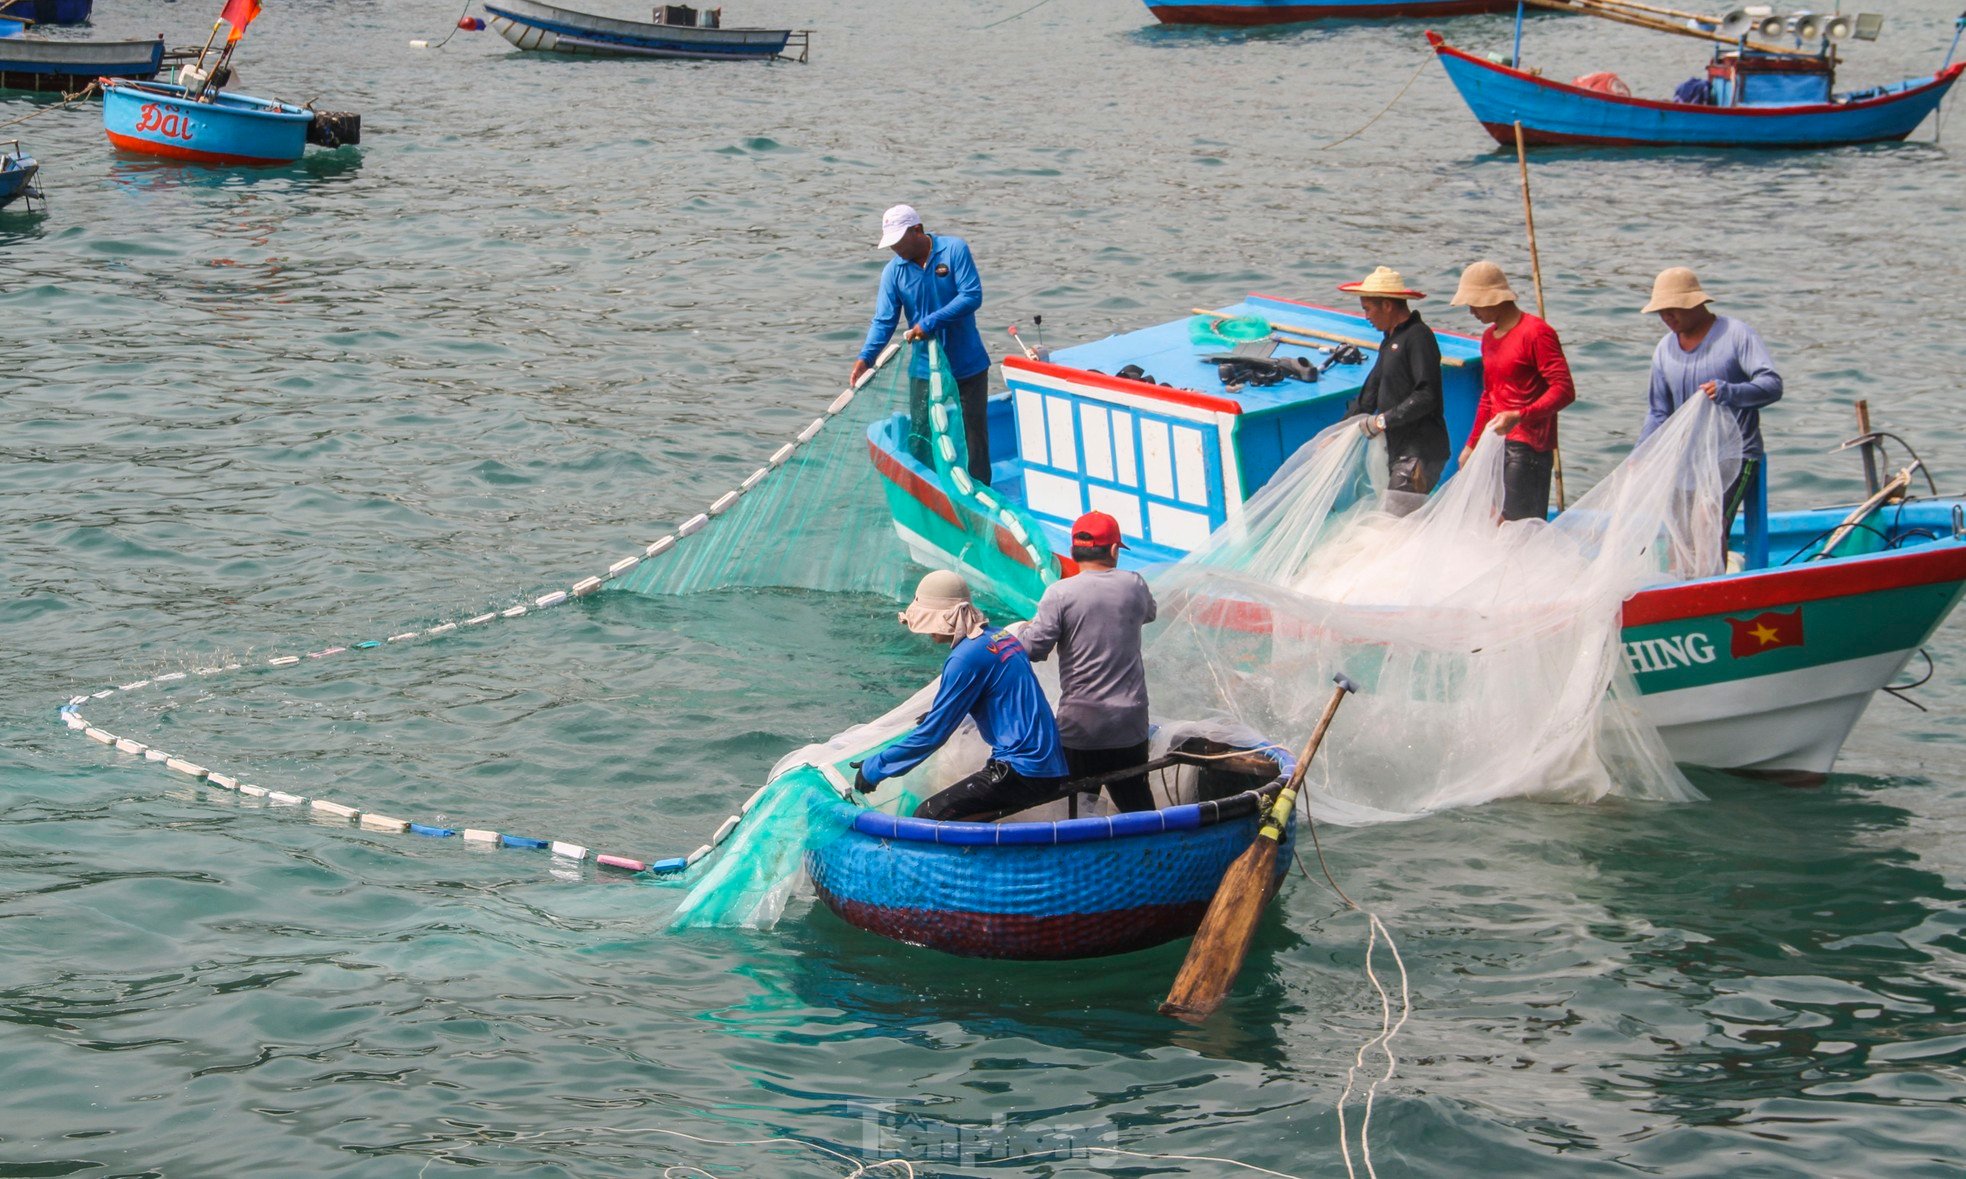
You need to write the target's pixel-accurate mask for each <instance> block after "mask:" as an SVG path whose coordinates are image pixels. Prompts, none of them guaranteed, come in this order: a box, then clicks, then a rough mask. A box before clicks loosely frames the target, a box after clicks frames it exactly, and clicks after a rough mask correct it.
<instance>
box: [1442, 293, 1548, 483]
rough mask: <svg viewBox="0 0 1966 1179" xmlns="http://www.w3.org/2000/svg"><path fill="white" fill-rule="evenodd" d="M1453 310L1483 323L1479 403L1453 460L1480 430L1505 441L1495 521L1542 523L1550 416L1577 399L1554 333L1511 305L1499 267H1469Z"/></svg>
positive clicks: (1470, 448) (1469, 450)
mask: <svg viewBox="0 0 1966 1179" xmlns="http://www.w3.org/2000/svg"><path fill="white" fill-rule="evenodd" d="M1453 306H1455V307H1466V308H1467V309H1468V310H1469V311H1470V312H1472V313H1473V315H1474V317H1475V318H1476V319H1478V320H1480V321H1481V322H1482V323H1484V324H1486V325H1488V330H1487V331H1485V332H1483V333H1482V334H1481V402H1480V404H1478V405H1477V406H1476V407H1475V420H1474V429H1472V430H1470V431H1469V432H1468V444H1467V445H1466V446H1464V447H1462V448H1461V462H1462V463H1463V464H1466V462H1467V461H1468V458H1469V457H1470V456H1471V455H1473V454H1474V448H1475V443H1477V442H1479V441H1481V432H1482V431H1483V430H1492V431H1494V432H1495V433H1497V434H1500V435H1502V437H1503V438H1504V439H1505V440H1506V441H1507V444H1508V445H1507V451H1506V453H1505V454H1504V455H1503V457H1502V519H1504V520H1542V519H1546V518H1548V516H1549V514H1550V472H1551V469H1552V468H1553V467H1554V465H1555V453H1556V445H1557V441H1556V415H1557V411H1559V410H1561V409H1562V408H1563V407H1564V406H1566V405H1569V404H1570V403H1571V402H1573V401H1575V400H1576V399H1577V386H1576V384H1575V382H1573V381H1572V380H1571V379H1570V363H1569V362H1568V361H1567V360H1565V359H1564V358H1563V342H1562V341H1561V340H1559V339H1557V336H1556V329H1555V328H1552V327H1551V326H1550V325H1549V324H1547V323H1545V322H1544V321H1543V320H1542V319H1540V318H1538V317H1537V316H1534V315H1531V314H1529V313H1528V312H1527V311H1524V310H1523V309H1522V308H1520V307H1518V306H1516V294H1515V292H1514V291H1513V290H1511V289H1509V280H1508V279H1507V278H1506V277H1505V276H1504V275H1503V274H1502V268H1501V267H1500V266H1497V265H1496V264H1495V263H1493V262H1486V261H1484V262H1476V263H1475V264H1474V265H1472V266H1469V267H1468V268H1467V269H1466V270H1464V271H1462V272H1461V285H1460V286H1459V287H1458V288H1456V290H1455V291H1454V299H1453Z"/></svg>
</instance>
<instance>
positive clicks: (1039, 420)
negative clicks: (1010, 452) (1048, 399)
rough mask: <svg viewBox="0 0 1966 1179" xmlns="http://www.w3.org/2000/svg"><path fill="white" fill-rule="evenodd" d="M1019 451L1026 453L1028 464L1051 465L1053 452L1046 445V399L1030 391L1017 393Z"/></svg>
mask: <svg viewBox="0 0 1966 1179" xmlns="http://www.w3.org/2000/svg"><path fill="white" fill-rule="evenodd" d="M1017 449H1019V450H1021V451H1023V452H1024V461H1025V462H1027V463H1036V464H1037V465H1039V466H1041V467H1048V466H1050V465H1051V452H1050V451H1048V450H1046V449H1045V445H1044V398H1042V397H1040V396H1038V395H1037V394H1036V393H1033V392H1031V391H1030V390H1029V389H1019V390H1018V391H1017Z"/></svg>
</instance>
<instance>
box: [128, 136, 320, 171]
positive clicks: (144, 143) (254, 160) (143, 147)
mask: <svg viewBox="0 0 1966 1179" xmlns="http://www.w3.org/2000/svg"><path fill="white" fill-rule="evenodd" d="M103 134H105V135H107V136H109V142H110V144H111V145H112V146H114V147H116V148H119V149H121V150H123V151H129V152H138V153H141V154H143V155H146V156H163V157H164V158H165V159H171V160H184V161H185V162H187V163H193V164H259V165H263V166H269V167H270V166H274V165H278V164H291V163H293V160H291V159H285V158H276V159H267V158H265V157H263V156H234V155H227V154H225V153H224V152H216V151H199V150H197V149H196V148H189V147H178V146H176V145H174V144H165V143H152V142H151V141H150V140H148V139H138V138H137V137H136V136H134V135H118V134H117V133H116V132H114V131H108V130H105V131H104V132H103Z"/></svg>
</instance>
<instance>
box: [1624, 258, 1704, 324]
mask: <svg viewBox="0 0 1966 1179" xmlns="http://www.w3.org/2000/svg"><path fill="white" fill-rule="evenodd" d="M1711 302H1713V296H1712V295H1709V294H1707V293H1706V292H1705V291H1703V290H1701V289H1700V276H1699V275H1697V274H1694V273H1693V272H1692V271H1691V270H1688V269H1687V268H1686V267H1684V266H1673V267H1669V268H1667V269H1665V270H1661V271H1660V272H1659V277H1658V278H1655V279H1653V280H1652V301H1651V302H1650V303H1647V304H1646V305H1645V310H1643V311H1641V312H1639V314H1640V315H1651V314H1653V313H1654V312H1658V311H1665V310H1667V309H1668V308H1672V309H1677V310H1680V311H1691V310H1692V309H1693V308H1695V307H1698V306H1700V305H1701V304H1703V303H1711Z"/></svg>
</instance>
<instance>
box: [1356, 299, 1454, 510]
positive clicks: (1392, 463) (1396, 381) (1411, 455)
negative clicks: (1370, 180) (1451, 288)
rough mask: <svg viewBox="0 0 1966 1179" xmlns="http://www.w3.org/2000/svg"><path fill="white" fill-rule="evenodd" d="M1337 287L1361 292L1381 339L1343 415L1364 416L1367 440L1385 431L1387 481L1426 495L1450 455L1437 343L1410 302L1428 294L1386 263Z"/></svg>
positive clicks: (1394, 487)
mask: <svg viewBox="0 0 1966 1179" xmlns="http://www.w3.org/2000/svg"><path fill="white" fill-rule="evenodd" d="M1338 289H1339V290H1341V291H1348V292H1351V293H1352V294H1355V295H1357V296H1358V297H1359V298H1358V301H1359V305H1360V306H1361V307H1363V308H1364V309H1365V318H1367V319H1369V320H1371V321H1372V326H1373V327H1376V328H1378V329H1379V331H1380V333H1381V335H1382V336H1383V337H1384V338H1383V339H1381V340H1380V342H1379V359H1378V362H1377V363H1376V364H1374V365H1373V366H1372V371H1371V372H1370V373H1368V374H1366V377H1365V386H1364V387H1363V388H1362V389H1360V390H1359V394H1358V396H1357V397H1354V398H1352V400H1351V402H1350V403H1349V404H1348V405H1346V406H1345V413H1346V415H1347V416H1350V415H1353V414H1362V415H1364V416H1363V417H1362V418H1361V420H1360V422H1359V428H1360V429H1361V430H1363V431H1365V433H1366V436H1367V437H1374V436H1377V435H1379V434H1384V435H1385V436H1386V462H1387V467H1388V474H1389V476H1390V478H1389V480H1388V483H1387V486H1388V487H1389V488H1390V489H1391V490H1393V491H1404V492H1410V493H1412V494H1415V495H1425V494H1427V493H1428V492H1430V491H1432V490H1433V489H1434V484H1435V483H1436V482H1438V481H1439V479H1440V472H1441V470H1442V468H1444V467H1446V466H1447V454H1448V444H1447V416H1446V414H1445V412H1444V411H1443V409H1442V407H1441V399H1440V342H1439V341H1438V340H1435V339H1434V333H1433V329H1432V328H1430V327H1428V326H1427V325H1426V324H1424V323H1422V322H1421V321H1420V313H1419V312H1417V311H1415V310H1413V308H1412V307H1411V306H1409V304H1410V303H1411V302H1413V301H1415V300H1418V299H1424V298H1426V296H1425V295H1423V294H1421V293H1420V292H1419V291H1414V290H1409V289H1407V286H1406V280H1405V279H1403V278H1401V277H1400V274H1399V272H1398V271H1397V270H1391V269H1388V268H1386V267H1384V266H1381V267H1379V268H1378V269H1377V270H1374V271H1373V272H1372V273H1371V274H1369V275H1367V276H1366V277H1365V278H1364V279H1361V280H1360V281H1358V282H1348V283H1344V284H1343V285H1341V286H1340V287H1339V288H1338Z"/></svg>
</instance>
